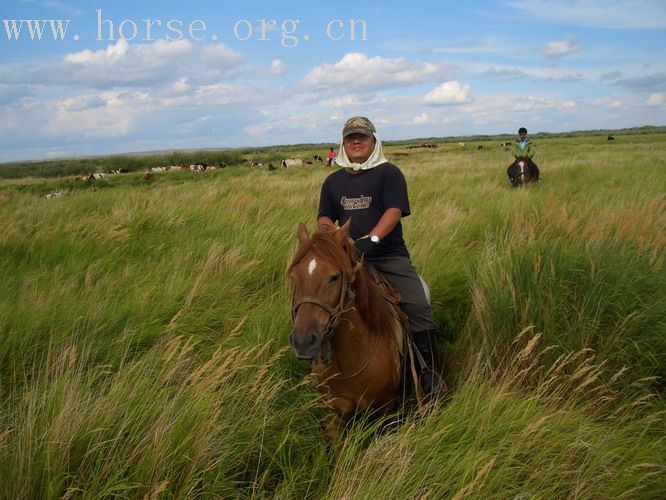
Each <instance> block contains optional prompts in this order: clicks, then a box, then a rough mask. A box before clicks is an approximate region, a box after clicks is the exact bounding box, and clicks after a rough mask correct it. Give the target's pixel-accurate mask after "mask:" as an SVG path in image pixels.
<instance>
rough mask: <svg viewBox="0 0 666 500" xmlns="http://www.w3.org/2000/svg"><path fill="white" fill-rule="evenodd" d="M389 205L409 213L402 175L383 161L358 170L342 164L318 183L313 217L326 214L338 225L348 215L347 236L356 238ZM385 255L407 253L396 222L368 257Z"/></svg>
mask: <svg viewBox="0 0 666 500" xmlns="http://www.w3.org/2000/svg"><path fill="white" fill-rule="evenodd" d="M389 208H398V209H400V211H401V212H402V216H403V217H407V216H408V215H409V214H410V211H409V198H408V196H407V182H406V181H405V176H404V175H402V172H401V171H400V169H399V168H398V167H396V166H395V165H393V164H392V163H388V162H386V163H382V164H381V165H377V166H376V167H374V168H371V169H370V170H362V171H360V172H358V173H350V172H348V171H347V170H346V169H344V168H342V169H340V170H337V171H335V172H333V173H332V174H331V175H329V176H328V177H327V178H326V180H325V181H324V184H323V185H322V187H321V196H320V198H319V214H318V215H317V217H322V216H326V217H328V218H329V219H331V220H332V221H333V222H336V221H337V223H338V224H339V225H340V226H342V225H343V224H344V223H345V222H347V220H348V219H349V218H350V217H351V220H352V221H351V228H350V230H349V236H351V237H352V238H353V239H357V238H360V237H361V236H365V235H366V234H369V233H370V231H372V229H373V228H374V227H375V226H376V225H377V222H379V219H381V217H382V215H383V214H384V212H386V210H388V209H389ZM388 255H403V256H406V257H409V252H408V251H407V247H406V246H405V241H404V239H403V237H402V224H401V223H400V222H398V224H397V225H396V226H395V228H394V229H393V231H391V232H390V233H389V234H388V235H387V236H385V237H384V238H383V239H382V240H381V241H380V242H379V245H378V248H377V249H376V251H374V252H373V253H372V254H371V256H369V259H368V260H372V258H375V257H381V256H388Z"/></svg>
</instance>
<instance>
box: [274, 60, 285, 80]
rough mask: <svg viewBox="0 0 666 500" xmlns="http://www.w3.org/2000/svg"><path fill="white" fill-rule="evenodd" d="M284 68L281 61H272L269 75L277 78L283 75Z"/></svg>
mask: <svg viewBox="0 0 666 500" xmlns="http://www.w3.org/2000/svg"><path fill="white" fill-rule="evenodd" d="M285 70H286V67H285V65H284V61H283V60H282V59H273V61H272V62H271V75H275V76H279V75H282V74H284V72H285Z"/></svg>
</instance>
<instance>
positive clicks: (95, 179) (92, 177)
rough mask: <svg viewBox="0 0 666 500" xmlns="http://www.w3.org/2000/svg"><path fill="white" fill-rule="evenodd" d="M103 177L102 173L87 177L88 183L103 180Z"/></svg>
mask: <svg viewBox="0 0 666 500" xmlns="http://www.w3.org/2000/svg"><path fill="white" fill-rule="evenodd" d="M105 176H106V174H103V173H99V174H90V175H89V176H88V182H93V181H97V180H100V179H103V178H104V177H105Z"/></svg>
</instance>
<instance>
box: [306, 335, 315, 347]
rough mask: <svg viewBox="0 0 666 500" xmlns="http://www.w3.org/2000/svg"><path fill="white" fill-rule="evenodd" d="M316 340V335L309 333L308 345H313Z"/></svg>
mask: <svg viewBox="0 0 666 500" xmlns="http://www.w3.org/2000/svg"><path fill="white" fill-rule="evenodd" d="M316 342H317V336H316V335H315V334H314V333H313V334H311V335H310V342H309V344H308V345H310V346H313V345H315V343H316Z"/></svg>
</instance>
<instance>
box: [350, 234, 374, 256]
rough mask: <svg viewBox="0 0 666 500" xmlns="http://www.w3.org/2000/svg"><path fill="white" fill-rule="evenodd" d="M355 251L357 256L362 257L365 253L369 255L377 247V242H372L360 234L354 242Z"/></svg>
mask: <svg viewBox="0 0 666 500" xmlns="http://www.w3.org/2000/svg"><path fill="white" fill-rule="evenodd" d="M354 246H355V247H356V251H357V252H358V254H359V256H361V257H363V256H366V255H371V254H372V252H374V251H375V249H376V248H377V244H376V243H373V242H372V241H371V240H370V238H369V237H368V236H362V237H360V238H359V239H357V240H356V241H355V242H354Z"/></svg>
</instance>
